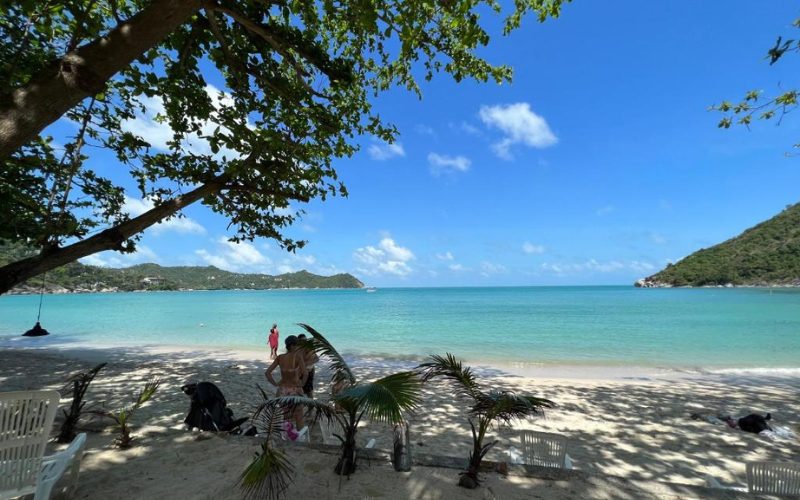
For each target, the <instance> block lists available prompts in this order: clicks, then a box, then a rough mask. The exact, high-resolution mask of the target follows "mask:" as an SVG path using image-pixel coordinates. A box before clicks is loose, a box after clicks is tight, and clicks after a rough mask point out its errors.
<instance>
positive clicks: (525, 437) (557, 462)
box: [520, 431, 572, 469]
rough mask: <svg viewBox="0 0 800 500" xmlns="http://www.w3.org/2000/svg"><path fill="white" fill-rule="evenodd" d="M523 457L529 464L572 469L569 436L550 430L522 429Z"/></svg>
mask: <svg viewBox="0 0 800 500" xmlns="http://www.w3.org/2000/svg"><path fill="white" fill-rule="evenodd" d="M520 441H521V442H522V457H523V460H524V462H525V464H527V465H538V466H540V467H555V468H557V469H572V459H571V458H570V456H569V455H567V437H566V436H562V435H561V434H553V433H550V432H535V431H520Z"/></svg>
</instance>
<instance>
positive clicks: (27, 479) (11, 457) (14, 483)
mask: <svg viewBox="0 0 800 500" xmlns="http://www.w3.org/2000/svg"><path fill="white" fill-rule="evenodd" d="M58 401H59V395H58V393H57V392H56V391H16V392H5V393H0V499H6V498H14V497H18V496H23V495H29V494H31V493H35V494H36V497H35V498H36V499H39V498H46V497H41V496H40V493H39V491H38V490H37V482H38V481H39V479H40V472H41V470H42V461H43V457H44V450H45V447H46V446H47V440H48V439H49V438H50V430H51V428H52V427H53V420H55V416H56V409H58Z"/></svg>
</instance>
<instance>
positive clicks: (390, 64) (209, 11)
mask: <svg viewBox="0 0 800 500" xmlns="http://www.w3.org/2000/svg"><path fill="white" fill-rule="evenodd" d="M561 3H562V0H518V1H516V2H514V6H513V9H512V11H511V12H510V13H508V14H507V15H506V17H505V18H504V25H503V32H504V33H508V32H509V31H511V30H513V29H515V28H517V27H518V26H519V24H520V22H521V19H522V16H524V15H525V14H526V13H528V12H530V11H533V12H534V13H535V14H536V15H537V16H538V19H539V20H540V21H543V20H545V19H546V18H547V17H551V16H557V15H558V13H559V9H560V5H561ZM2 5H3V7H2V9H3V10H2V12H1V13H0V37H2V40H3V46H2V48H1V49H0V79H2V83H3V85H2V87H0V88H2V89H4V91H3V94H2V95H0V161H2V169H1V170H0V240H7V241H14V242H24V243H26V244H29V245H32V246H34V247H36V248H39V249H41V251H40V253H39V254H38V255H36V256H33V257H31V258H28V259H24V260H21V261H18V262H14V263H11V264H9V265H7V266H5V267H2V268H0V293H3V292H5V291H8V290H9V289H10V288H11V287H13V286H14V285H16V284H18V283H20V282H22V281H24V280H26V279H28V278H30V277H32V276H36V275H37V274H40V273H42V272H45V271H47V270H49V269H53V268H55V267H58V266H60V265H62V264H65V263H67V262H71V261H74V260H76V259H78V258H81V257H84V256H86V255H90V254H92V253H95V252H99V251H103V250H111V249H113V250H119V251H127V252H130V251H133V250H134V249H135V240H136V237H137V234H139V233H140V232H141V231H143V230H144V229H146V228H147V227H149V226H151V225H153V224H155V223H157V222H159V221H161V220H163V219H165V218H169V217H172V216H175V215H176V214H178V213H179V211H180V210H181V209H182V208H183V207H185V206H187V205H189V204H191V203H194V202H196V201H198V200H201V201H202V202H203V203H204V204H206V205H208V206H209V207H210V208H211V209H212V210H214V211H215V212H217V213H220V214H222V215H224V216H226V217H228V218H229V220H230V222H231V225H232V227H234V228H235V230H236V234H235V236H234V238H233V239H234V240H241V239H252V238H255V237H269V238H275V239H276V240H278V241H279V242H280V244H281V245H282V246H283V247H285V248H287V249H289V250H293V249H295V248H296V247H299V246H302V244H303V242H300V241H294V240H291V239H289V238H287V237H285V236H284V235H283V234H282V229H283V228H285V227H286V226H287V225H289V224H291V223H292V221H293V220H294V218H295V216H296V215H297V214H294V215H291V214H290V215H286V213H285V210H284V209H285V208H286V207H288V206H289V203H290V202H291V201H309V200H311V199H314V198H321V199H325V198H326V197H327V196H329V195H336V194H343V195H346V190H345V187H344V185H343V184H342V183H341V182H340V181H339V180H338V178H337V176H336V172H335V170H334V169H333V168H332V165H331V162H332V161H333V160H334V159H336V158H342V157H348V156H351V155H352V154H353V153H354V152H355V151H356V150H357V142H356V141H357V139H358V138H359V137H361V136H364V135H372V136H375V137H378V138H380V139H382V140H386V141H392V140H393V139H394V137H395V134H396V131H395V130H394V129H393V128H392V127H391V126H390V125H388V124H386V123H384V122H383V121H382V119H381V118H380V117H379V116H377V114H375V113H374V112H373V110H372V106H371V102H370V99H371V98H372V97H373V96H374V95H377V94H378V93H380V92H381V91H384V90H386V89H388V88H390V87H392V86H395V85H399V86H403V87H405V88H407V89H409V90H411V91H414V92H417V93H418V92H419V87H418V84H417V78H419V77H423V78H425V79H430V78H431V77H432V76H433V75H434V74H435V73H437V72H441V71H444V72H447V73H449V74H451V75H452V76H453V77H454V78H455V79H456V80H457V81H459V80H461V79H464V78H474V79H477V80H479V81H487V80H494V81H496V82H502V81H506V80H508V79H510V77H511V70H510V69H509V68H508V67H505V66H494V65H491V64H490V63H489V62H487V61H485V60H484V59H482V58H481V57H479V56H478V55H476V53H475V52H476V50H477V49H478V48H480V47H481V46H485V45H486V44H487V43H488V42H489V35H488V34H487V31H486V30H485V29H484V28H483V27H482V26H481V24H480V22H479V21H480V16H481V15H489V14H494V15H502V12H501V11H502V9H501V7H500V5H499V4H497V3H496V2H494V1H492V0H483V1H478V0H439V1H428V2H393V1H382V0H362V1H357V2H333V1H329V0H324V1H322V2H303V1H280V0H278V1H275V2H270V1H267V0H218V1H213V0H209V1H200V0H152V1H149V2H148V1H144V0H68V1H55V0H50V1H33V0H29V1H22V2H15V3H13V4H11V5H9V4H8V3H6V2H3V3H2ZM214 71H217V72H219V74H221V75H222V77H223V78H224V82H225V86H226V87H227V88H226V89H224V90H220V89H217V88H216V87H214V86H212V85H210V84H209V82H208V80H207V78H206V76H207V75H209V74H210V73H211V72H214ZM154 109H155V110H157V111H158V114H157V116H156V119H157V120H160V121H161V122H163V123H164V124H167V125H169V127H170V128H171V130H172V136H171V138H170V139H169V140H168V141H166V144H162V145H157V144H150V143H148V142H146V141H145V140H144V139H143V138H142V137H141V136H140V135H139V134H137V129H136V127H135V123H136V121H135V120H136V119H137V117H139V116H141V115H142V114H143V113H146V112H151V113H152V112H153V110H154ZM63 116H66V117H67V118H68V119H69V120H71V121H72V122H73V123H74V124H75V125H76V127H75V130H76V132H75V135H74V137H73V138H72V140H71V141H70V142H69V143H68V144H66V145H64V146H56V144H54V142H53V141H52V140H51V139H50V138H49V137H46V136H43V135H42V132H43V131H44V130H45V129H46V127H47V126H48V125H50V124H51V123H53V122H54V121H56V120H58V119H59V118H61V117H63ZM88 145H90V146H92V147H91V148H89V147H87V146H88ZM98 147H99V148H105V149H107V150H109V151H111V152H113V153H114V155H115V157H116V158H117V160H118V161H119V162H120V164H121V165H124V166H125V167H126V168H127V170H128V172H129V173H130V175H131V176H132V178H133V179H135V181H136V184H137V186H138V188H139V194H140V195H141V196H142V197H146V198H148V199H150V200H152V201H153V202H154V205H155V206H154V208H153V209H152V210H150V211H148V212H145V213H144V214H142V215H140V216H138V217H135V218H133V219H129V217H128V214H127V213H125V211H124V210H123V209H122V204H123V201H124V190H123V187H122V186H120V185H119V184H117V183H114V182H112V181H111V180H110V179H109V178H107V177H106V176H104V175H101V173H98V172H97V171H94V170H92V169H91V168H88V167H87V164H86V160H87V159H88V158H89V154H90V151H91V152H93V151H96V150H97V148H98Z"/></svg>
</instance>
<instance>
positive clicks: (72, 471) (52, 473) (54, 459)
mask: <svg viewBox="0 0 800 500" xmlns="http://www.w3.org/2000/svg"><path fill="white" fill-rule="evenodd" d="M85 448H86V433H84V432H81V433H80V434H78V435H77V436H75V439H73V440H72V442H71V443H70V444H69V446H68V447H67V449H66V450H64V451H60V452H58V453H54V454H53V455H49V456H46V457H44V459H43V460H42V468H41V470H40V471H39V482H38V483H37V485H36V494H35V497H34V498H50V492H51V491H53V486H55V485H56V483H57V482H58V480H59V479H61V476H63V475H64V472H66V471H67V469H68V468H69V479H68V481H67V487H66V491H65V494H66V495H67V497H70V496H72V493H74V492H75V488H76V487H77V486H78V475H79V474H80V471H81V459H82V458H83V451H84V449H85Z"/></svg>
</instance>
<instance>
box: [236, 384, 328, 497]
mask: <svg viewBox="0 0 800 500" xmlns="http://www.w3.org/2000/svg"><path fill="white" fill-rule="evenodd" d="M258 389H259V391H261V397H262V398H263V401H262V402H261V403H260V404H259V405H258V406H257V407H256V410H255V413H254V414H253V418H252V422H253V425H255V427H256V428H257V429H259V430H260V431H262V432H263V433H264V434H265V437H264V441H263V442H262V443H261V451H260V452H257V453H256V456H255V458H254V459H253V461H252V462H251V463H250V465H248V466H247V468H246V469H245V470H244V472H243V473H242V475H241V476H239V486H240V487H241V489H242V492H243V493H244V497H245V498H248V499H254V500H255V499H264V498H266V499H269V500H273V499H279V498H281V497H282V496H283V494H284V492H285V491H286V488H288V487H289V484H291V482H292V476H293V474H294V467H293V466H292V463H291V462H290V461H289V459H288V458H287V457H286V454H285V453H284V452H282V451H281V450H279V449H277V448H275V447H274V446H273V444H272V443H273V437H274V436H275V435H279V434H280V432H281V430H282V429H283V425H284V422H286V421H287V420H286V416H287V415H291V413H292V410H293V409H294V408H295V407H297V406H298V405H300V406H305V407H308V408H313V409H315V410H316V412H315V414H316V417H315V419H316V418H327V419H331V418H332V417H333V409H332V408H331V407H330V406H329V405H327V404H323V403H321V402H318V401H316V400H314V399H310V398H307V397H304V396H282V397H278V398H270V397H269V396H268V395H267V393H265V392H264V391H263V390H262V389H261V387H259V388H258Z"/></svg>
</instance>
